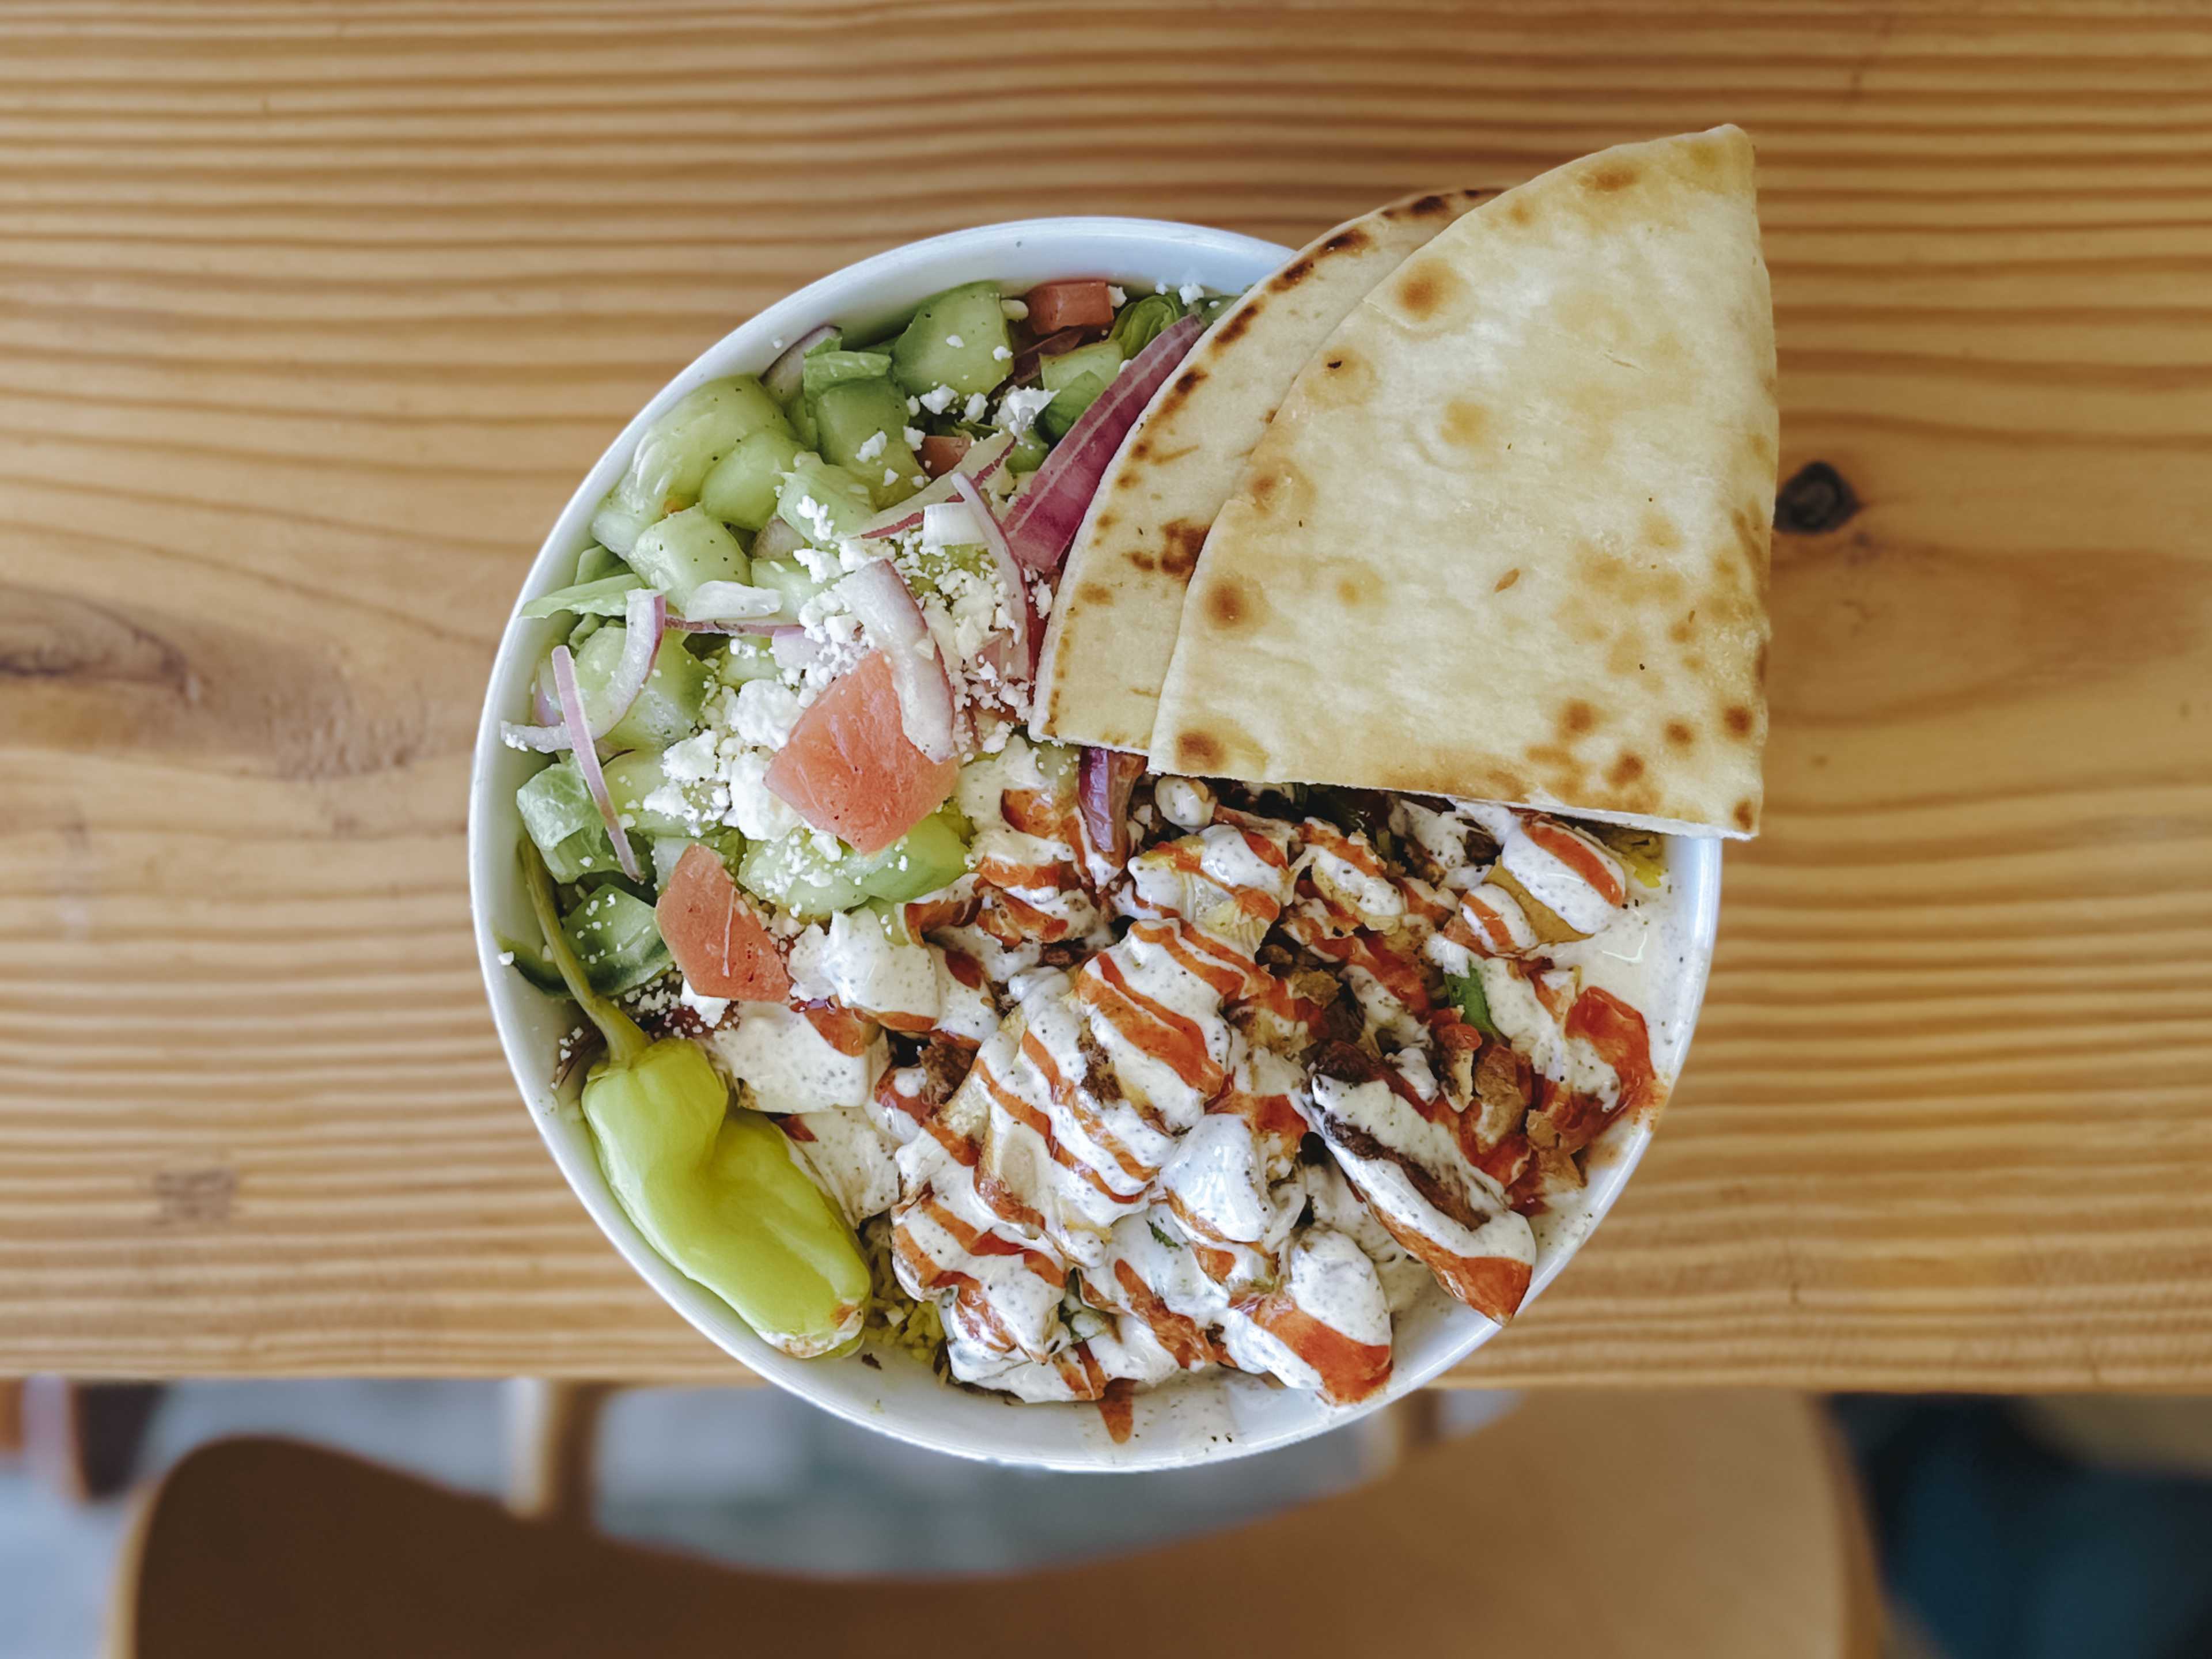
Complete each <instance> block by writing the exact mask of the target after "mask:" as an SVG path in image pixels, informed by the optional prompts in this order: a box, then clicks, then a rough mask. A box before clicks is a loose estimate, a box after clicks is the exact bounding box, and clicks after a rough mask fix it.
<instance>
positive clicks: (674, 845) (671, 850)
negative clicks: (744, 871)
mask: <svg viewBox="0 0 2212 1659" xmlns="http://www.w3.org/2000/svg"><path fill="white" fill-rule="evenodd" d="M688 847H704V848H707V849H708V851H709V852H711V853H712V854H714V856H715V857H716V858H718V859H720V860H722V862H723V863H724V864H726V865H727V866H729V867H730V868H731V869H732V871H734V870H736V868H737V867H738V860H739V859H741V858H743V857H744V852H745V838H744V836H741V835H739V834H738V832H737V831H736V830H734V829H717V830H715V831H714V833H713V834H712V835H707V836H690V835H683V836H656V837H654V839H653V885H654V886H655V887H665V886H667V885H668V878H669V877H670V876H671V875H673V874H674V873H675V872H676V861H677V860H678V859H680V858H682V857H683V856H684V848H688Z"/></svg>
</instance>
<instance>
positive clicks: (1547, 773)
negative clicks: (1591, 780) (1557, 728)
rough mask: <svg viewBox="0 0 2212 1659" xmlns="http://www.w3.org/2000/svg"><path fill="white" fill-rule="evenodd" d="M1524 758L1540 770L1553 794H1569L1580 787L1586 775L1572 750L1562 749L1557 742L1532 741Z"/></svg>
mask: <svg viewBox="0 0 2212 1659" xmlns="http://www.w3.org/2000/svg"><path fill="white" fill-rule="evenodd" d="M1524 758H1526V759H1527V760H1528V763H1529V764H1530V765H1532V766H1534V767H1536V768H1538V769H1540V770H1541V773H1542V775H1543V781H1544V783H1545V784H1546V786H1547V787H1548V788H1549V789H1550V790H1551V792H1552V793H1553V794H1555V795H1566V794H1571V793H1573V792H1575V791H1576V790H1577V789H1580V788H1581V787H1583V778H1584V777H1586V776H1587V775H1588V772H1587V770H1586V769H1585V768H1584V767H1583V763H1582V762H1581V761H1580V760H1578V759H1577V758H1576V757H1575V755H1574V753H1573V751H1572V750H1566V749H1562V748H1560V747H1559V745H1558V744H1550V743H1532V744H1529V745H1528V750H1527V751H1526V753H1525V757H1524Z"/></svg>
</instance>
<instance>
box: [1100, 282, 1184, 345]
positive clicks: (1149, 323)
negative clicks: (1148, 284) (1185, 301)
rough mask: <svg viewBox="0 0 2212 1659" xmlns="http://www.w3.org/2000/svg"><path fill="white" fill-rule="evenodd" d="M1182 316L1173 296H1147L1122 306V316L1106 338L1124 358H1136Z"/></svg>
mask: <svg viewBox="0 0 2212 1659" xmlns="http://www.w3.org/2000/svg"><path fill="white" fill-rule="evenodd" d="M1181 318H1182V306H1181V305H1179V304H1178V303H1176V297H1175V295H1172V294H1147V295H1145V297H1144V298H1143V299H1141V300H1132V301H1129V303H1128V304H1127V305H1125V306H1123V307H1121V315H1120V316H1118V317H1116V318H1115V319H1114V331H1113V332H1112V333H1110V334H1109V335H1108V336H1107V339H1109V341H1111V342H1112V343H1113V344H1114V346H1115V349H1118V350H1119V351H1120V352H1121V356H1123V357H1124V358H1125V359H1126V358H1130V357H1133V356H1136V355H1137V354H1138V353H1139V352H1140V351H1142V350H1143V349H1145V348H1146V346H1148V345H1150V344H1152V342H1153V341H1154V340H1156V339H1158V337H1160V336H1161V335H1162V334H1163V333H1164V332H1165V331H1167V329H1168V328H1169V326H1170V325H1172V324H1174V323H1175V322H1176V321H1178V320H1179V319H1181Z"/></svg>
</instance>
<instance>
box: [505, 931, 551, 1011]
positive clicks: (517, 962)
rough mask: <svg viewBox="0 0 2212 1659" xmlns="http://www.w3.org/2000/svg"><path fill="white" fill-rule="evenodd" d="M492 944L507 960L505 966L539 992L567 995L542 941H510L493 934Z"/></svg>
mask: <svg viewBox="0 0 2212 1659" xmlns="http://www.w3.org/2000/svg"><path fill="white" fill-rule="evenodd" d="M492 942H493V943H494V944H495V945H498V946H499V949H500V954H501V956H503V957H507V966H508V967H510V968H512V969H514V971H515V972H516V973H518V974H520V975H522V976H523V978H524V979H526V980H527V981H530V983H531V984H532V985H534V986H536V987H538V989H539V990H541V991H544V992H547V993H549V994H551V995H554V996H556V997H557V996H565V995H567V994H568V987H567V986H566V985H564V984H563V983H562V980H561V970H560V969H558V968H556V967H555V966H554V965H553V956H552V953H551V952H550V951H548V950H546V948H545V945H544V942H543V941H542V940H535V939H510V938H509V937H508V936H507V934H505V933H494V934H493V935H492Z"/></svg>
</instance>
